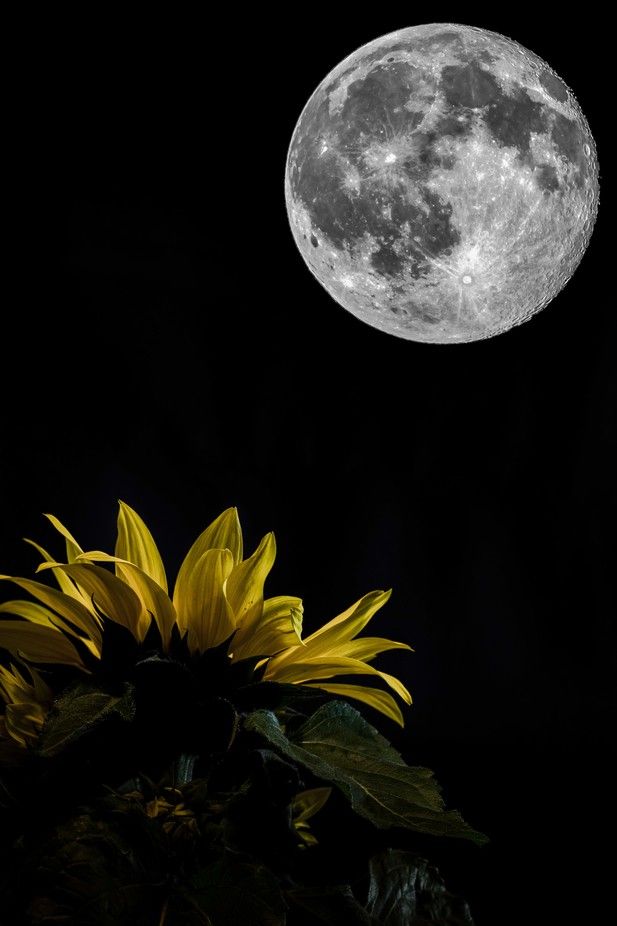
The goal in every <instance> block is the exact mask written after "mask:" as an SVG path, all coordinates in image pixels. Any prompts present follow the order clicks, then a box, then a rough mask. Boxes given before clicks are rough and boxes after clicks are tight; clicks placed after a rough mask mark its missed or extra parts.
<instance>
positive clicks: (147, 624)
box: [0, 502, 411, 746]
mask: <svg viewBox="0 0 617 926" xmlns="http://www.w3.org/2000/svg"><path fill="white" fill-rule="evenodd" d="M47 517H48V519H49V520H50V522H51V524H52V525H53V526H54V528H55V529H56V530H57V531H58V532H59V533H60V535H61V536H62V537H63V538H64V542H65V548H66V562H61V561H57V560H55V559H54V558H53V557H52V556H50V554H49V553H48V552H47V551H46V550H45V549H44V548H43V547H41V546H40V545H39V544H37V543H34V542H33V541H27V542H28V543H30V544H31V545H32V546H34V547H35V548H36V549H37V550H38V552H39V554H40V555H41V557H42V560H43V561H42V563H41V564H40V565H39V567H38V570H37V572H39V573H42V574H43V575H49V574H50V573H51V574H52V575H53V577H54V579H55V581H56V583H57V586H58V587H57V588H55V587H53V586H51V585H48V584H45V583H43V582H38V581H35V580H33V579H26V578H15V577H12V576H6V575H3V576H0V579H4V580H9V581H11V582H13V583H15V584H16V585H18V586H19V587H20V588H21V589H23V590H24V591H26V592H27V593H28V594H29V595H30V596H31V599H34V600H12V601H8V602H5V603H4V604H2V605H0V615H1V616H0V648H4V649H6V650H8V652H9V653H10V654H11V655H12V657H13V658H14V659H15V660H19V661H20V662H21V663H22V664H24V665H25V666H26V667H27V671H28V672H29V673H30V676H31V678H32V684H30V683H28V682H27V681H26V680H25V679H24V677H23V676H22V675H21V674H20V672H19V671H18V670H17V669H16V668H15V666H14V665H11V668H10V669H2V670H1V671H2V675H1V676H0V694H2V695H3V697H4V700H5V701H6V702H7V707H6V713H5V716H4V718H3V719H2V725H1V726H0V735H1V734H2V733H4V735H5V736H7V735H8V736H10V737H12V738H13V739H14V740H16V741H17V742H19V743H20V745H22V746H28V745H31V744H32V742H33V741H35V740H36V735H37V732H38V730H39V729H40V727H41V725H42V723H43V720H44V716H45V711H46V709H47V706H48V704H49V700H50V690H49V688H48V687H47V686H46V685H45V683H44V682H43V680H42V678H41V677H40V675H39V674H38V672H37V669H36V668H35V666H37V665H43V666H54V665H56V666H62V667H67V668H70V669H72V670H74V671H76V672H78V673H84V674H86V675H94V676H96V673H97V669H98V668H99V667H100V665H101V660H102V656H103V650H104V646H105V637H106V634H107V635H108V636H109V635H110V633H111V631H112V629H113V625H120V626H121V627H122V628H123V629H124V631H126V632H128V633H129V634H130V635H131V637H132V638H133V639H134V641H135V642H136V643H137V644H144V641H146V637H148V639H152V632H153V630H154V631H155V634H156V639H157V641H158V644H159V647H160V650H161V652H162V654H163V655H166V654H167V655H168V654H169V653H170V649H172V648H173V643H174V640H178V639H180V640H182V641H183V644H184V646H185V648H186V650H187V652H188V653H189V654H190V655H191V656H192V657H198V656H201V655H203V654H204V653H206V652H207V651H211V650H214V649H217V648H218V649H220V648H221V647H222V648H223V650H224V652H225V659H226V662H227V663H228V664H229V665H230V666H231V665H232V664H234V663H239V662H242V661H246V662H249V663H250V665H251V666H252V668H253V672H254V674H255V679H256V680H258V681H261V680H263V681H268V682H278V683H287V684H300V685H305V686H308V687H311V688H320V689H322V690H324V691H325V692H328V693H331V694H335V695H341V696H344V697H346V698H355V699H358V700H360V701H363V702H364V703H366V704H368V705H370V706H371V707H373V708H375V709H376V710H378V711H381V712H382V713H383V714H385V715H387V716H388V717H390V718H392V719H394V720H395V721H396V722H398V723H400V724H401V725H402V724H403V717H402V713H401V710H400V708H399V706H398V704H397V702H396V701H395V699H394V698H393V697H392V695H390V694H389V693H388V692H387V691H383V690H380V689H376V688H373V687H368V686H363V685H354V684H347V683H344V682H340V681H339V682H332V681H330V679H332V678H335V677H337V676H350V675H351V676H353V675H358V674H362V675H369V676H372V677H374V678H379V679H381V680H382V681H383V682H385V683H386V685H387V686H389V687H390V689H392V690H393V691H394V692H395V693H396V694H397V695H398V696H400V697H401V698H402V699H403V701H405V702H406V703H408V704H409V703H411V697H410V695H409V692H408V691H407V689H406V688H405V687H404V685H403V684H402V683H401V682H400V681H399V680H398V679H396V678H394V677H393V676H391V675H388V674H387V673H385V672H380V671H378V670H377V669H375V668H374V667H373V666H371V665H369V661H370V660H371V659H373V658H374V657H375V656H377V655H378V654H379V653H381V652H383V651H385V650H389V649H410V647H409V646H408V645H407V644H405V643H396V642H394V641H391V640H384V639H381V638H377V637H365V638H359V639H356V637H357V635H358V634H359V633H360V631H361V630H363V629H364V627H365V626H366V625H367V623H368V622H369V621H370V619H371V618H372V617H373V615H374V614H375V612H376V611H377V610H378V609H379V608H380V607H382V605H384V604H385V602H386V601H387V600H388V597H389V595H390V593H389V592H371V593H370V594H368V595H365V596H364V597H363V598H361V599H360V600H359V601H358V602H356V603H355V604H354V605H352V606H351V607H350V608H348V609H347V610H346V611H344V612H343V613H342V614H340V615H338V616H337V617H335V618H333V620H331V621H329V622H328V623H327V624H325V625H324V626H323V627H322V628H321V629H319V630H317V631H316V632H315V633H312V634H311V635H310V636H308V637H306V638H305V639H303V638H302V616H303V606H302V601H301V599H300V598H297V597H294V596H288V595H283V596H277V597H273V598H264V584H265V581H266V578H267V576H268V574H269V572H270V570H271V569H272V566H273V564H274V559H275V556H276V544H275V540H274V535H273V534H272V533H270V534H266V536H265V537H264V538H263V539H262V540H261V542H260V543H259V545H258V546H257V549H256V550H255V551H254V553H252V554H251V555H250V556H248V557H247V558H246V559H245V558H244V552H243V540H242V530H241V527H240V522H239V519H238V513H237V510H236V509H235V508H229V509H227V510H226V511H224V512H223V513H222V514H221V515H220V516H219V517H218V518H217V519H216V520H215V521H213V523H212V524H210V526H209V527H208V528H206V530H205V531H204V532H203V533H202V534H201V535H200V536H199V537H198V538H197V540H196V541H195V543H194V544H193V546H192V547H191V548H190V550H189V551H188V553H187V555H186V557H185V559H184V561H183V562H182V565H181V566H180V570H179V572H178V575H177V578H176V581H175V583H174V586H173V593H170V592H169V589H168V583H167V576H166V573H165V568H164V565H163V562H162V559H161V556H160V553H159V551H158V548H157V546H156V544H155V542H154V539H153V537H152V534H151V533H150V531H149V529H148V527H147V526H146V524H145V523H144V521H143V520H142V519H141V517H140V516H139V515H138V514H137V512H135V511H134V510H133V509H132V508H130V507H129V506H128V505H126V504H125V503H124V502H120V509H119V514H118V532H117V540H116V545H115V550H114V554H113V555H111V554H108V553H104V552H102V551H99V550H94V551H84V550H83V549H82V548H81V547H80V545H79V544H78V543H77V541H76V540H75V538H74V537H73V535H72V534H71V533H70V532H69V531H68V530H67V528H66V527H65V526H64V525H63V524H62V523H61V522H60V521H59V520H58V519H57V518H56V517H54V516H53V515H47ZM4 615H10V616H11V617H12V618H17V619H16V620H15V619H7V618H6V617H5V616H4ZM18 717H19V718H21V720H20V721H19V722H17V718H18Z"/></svg>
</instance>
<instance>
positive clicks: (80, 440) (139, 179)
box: [0, 4, 617, 926]
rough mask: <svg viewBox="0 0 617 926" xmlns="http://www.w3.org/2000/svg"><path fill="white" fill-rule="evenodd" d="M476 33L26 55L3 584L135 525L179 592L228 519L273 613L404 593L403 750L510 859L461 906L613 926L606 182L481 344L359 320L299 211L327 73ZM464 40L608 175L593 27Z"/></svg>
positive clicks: (57, 42)
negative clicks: (205, 537) (238, 524)
mask: <svg viewBox="0 0 617 926" xmlns="http://www.w3.org/2000/svg"><path fill="white" fill-rule="evenodd" d="M462 15H463V14H462V13H460V12H457V11H456V10H455V9H454V8H451V7H448V5H446V4H437V5H433V6H432V7H431V9H430V12H424V13H422V12H418V11H411V12H409V10H408V9H407V8H406V7H404V6H403V5H399V6H397V5H396V4H395V5H394V9H393V10H392V11H391V12H390V13H383V14H380V13H377V12H372V13H371V15H370V17H369V16H368V14H367V15H365V16H362V15H360V13H359V10H357V9H356V8H355V7H354V6H353V5H347V4H346V5H344V6H341V7H340V8H339V9H338V12H336V11H335V15H334V14H333V13H331V12H330V11H329V10H328V11H320V9H319V8H315V7H305V8H303V9H300V8H298V9H297V10H294V9H287V10H286V11H285V12H284V13H283V11H280V12H277V11H276V10H275V8H274V7H273V8H272V9H271V10H267V9H265V10H263V9H262V10H261V11H260V13H259V14H257V13H255V12H253V13H244V12H242V11H241V10H240V9H229V10H228V11H227V12H226V13H225V14H224V16H225V18H224V19H223V20H222V21H221V22H220V23H218V24H217V25H215V23H214V22H213V21H211V22H204V21H198V20H197V19H191V18H188V17H185V16H184V15H183V14H181V13H180V12H177V13H176V14H174V15H173V17H171V18H170V16H171V14H170V12H169V10H168V11H167V13H166V14H165V17H162V18H161V19H159V20H158V21H156V22H154V21H153V19H152V17H151V14H149V16H148V17H145V16H144V19H143V20H141V21H139V22H137V21H132V22H131V23H128V22H127V21H126V14H122V15H120V14H118V15H116V14H112V13H111V12H110V11H109V9H107V8H105V11H102V10H101V11H100V14H99V13H96V12H93V11H92V10H91V13H90V16H89V18H88V20H87V21H86V20H85V19H80V18H77V19H74V18H72V19H70V20H69V19H68V18H67V20H66V21H62V20H59V19H58V18H54V19H53V21H49V22H44V21H42V20H40V19H39V20H36V21H34V20H33V21H32V22H30V23H27V24H24V26H23V28H20V29H19V30H17V31H16V32H15V34H14V35H13V37H12V43H13V44H14V47H15V48H16V49H17V56H16V58H17V64H16V66H15V68H14V70H13V72H12V76H11V79H10V81H9V86H8V101H7V108H6V109H5V114H4V122H5V128H7V129H8V132H7V133H6V136H5V142H4V146H5V153H8V154H9V157H10V162H11V167H10V169H9V170H8V171H7V173H6V175H5V182H6V183H7V187H8V190H9V193H10V194H11V196H12V202H11V207H12V208H11V210H10V212H9V214H8V215H9V218H8V221H7V224H8V227H9V231H10V239H11V240H10V243H9V246H8V274H7V278H6V279H7V290H8V291H9V292H10V293H11V295H10V298H9V299H8V301H7V302H6V303H5V308H4V311H3V328H2V332H3V333H2V362H1V364H0V386H1V393H0V394H1V396H2V417H1V424H0V428H1V431H0V437H1V446H0V515H1V516H0V554H1V562H0V569H1V571H2V572H9V573H13V574H16V573H19V574H24V573H25V574H30V573H31V571H32V569H33V565H34V561H33V557H32V555H31V552H29V551H28V548H27V547H25V546H23V545H21V544H20V542H19V539H20V537H21V536H22V535H27V536H31V537H32V536H34V537H36V538H37V539H44V540H45V541H49V539H50V534H49V531H48V530H47V528H46V527H45V525H44V523H43V521H42V519H41V517H40V512H42V511H52V512H54V513H56V514H57V515H58V516H60V517H61V518H62V519H63V520H64V521H65V522H66V523H67V524H68V525H69V526H70V527H71V529H72V530H73V531H74V532H75V533H76V535H77V536H78V539H80V540H81V541H82V543H83V544H84V545H86V547H90V548H91V547H98V548H101V547H103V548H108V547H110V546H111V545H112V543H113V537H114V519H115V502H116V499H117V498H119V497H120V498H123V499H125V500H126V501H127V502H129V504H131V505H133V506H134V507H135V508H137V510H138V511H139V512H140V513H141V514H142V515H143V516H144V517H145V519H146V520H147V522H148V523H149V524H150V526H151V528H152V530H153V532H154V534H155V537H156V538H157V540H158V542H159V545H160V547H161V549H162V551H163V554H164V555H165V557H166V559H167V560H168V561H169V563H170V566H171V567H172V568H173V567H174V566H177V564H178V562H179V560H180V557H181V555H182V553H183V551H184V550H185V549H186V548H187V547H188V545H189V543H190V542H192V540H193V539H194V537H195V536H196V534H197V533H198V532H199V531H200V530H201V529H203V527H204V526H205V525H206V523H208V522H209V520H211V519H212V518H213V517H214V516H215V515H216V514H218V513H219V511H220V510H222V509H223V508H224V507H227V506H228V505H232V504H235V505H238V506H239V508H240V514H241V517H242V520H243V524H244V527H245V533H246V535H247V537H248V540H249V543H256V542H257V540H258V539H259V537H260V536H261V534H263V533H265V531H267V530H270V529H273V530H274V531H275V532H276V536H277V539H278V546H279V556H278V560H277V566H276V567H275V571H274V573H273V575H272V577H271V580H270V585H269V592H270V594H282V593H293V594H299V595H302V596H303V597H304V600H305V608H306V612H305V613H306V616H305V623H306V626H307V627H308V628H309V629H313V628H314V627H315V626H317V625H318V624H320V623H322V622H323V621H324V620H326V619H329V618H330V617H331V616H333V615H334V614H336V613H338V611H339V610H341V609H342V608H343V607H345V606H347V605H348V604H349V603H351V602H352V601H354V600H355V599H356V598H357V597H359V596H360V595H361V594H363V593H364V592H366V591H369V590H371V589H373V588H384V587H385V588H387V587H390V586H392V587H393V588H394V595H393V598H392V600H391V602H390V603H389V604H388V605H387V607H386V609H385V610H384V611H382V612H380V614H379V616H378V617H377V618H376V619H375V620H374V623H373V625H372V630H373V632H374V633H376V634H378V635H384V636H390V637H393V638H394V639H399V640H405V641H407V642H410V643H411V644H412V645H413V646H414V648H415V653H414V654H411V655H408V654H394V655H393V656H392V658H390V659H389V660H384V662H383V665H384V666H386V667H387V668H389V669H390V670H391V671H395V672H396V673H397V674H398V675H400V676H401V677H402V678H403V679H404V680H405V681H406V682H407V683H408V685H409V686H410V688H411V689H412V692H413V695H414V702H415V703H414V706H413V709H412V710H411V711H410V712H409V713H408V715H407V725H406V728H405V732H404V734H403V735H402V736H401V735H400V734H399V733H398V732H397V731H396V729H390V728H387V729H385V732H386V733H387V734H388V735H390V736H391V737H392V738H393V739H394V741H395V742H396V743H397V745H398V746H399V747H400V748H402V749H403V750H404V752H405V755H406V757H407V758H408V760H409V761H410V762H412V763H417V764H427V765H430V766H431V767H433V768H434V769H435V770H436V772H437V774H438V777H439V779H440V781H441V782H442V784H443V786H444V790H445V793H446V796H447V800H448V803H449V804H450V805H451V806H455V807H458V808H460V809H461V810H462V811H463V813H464V815H465V816H466V818H467V819H468V820H469V821H470V822H471V823H472V824H474V825H475V826H477V827H478V828H479V829H482V830H484V831H485V832H487V833H488V834H489V835H490V836H491V838H492V842H491V844H490V845H489V846H488V847H487V848H484V849H474V848H473V847H470V846H467V845H462V844H461V845H459V844H456V845H454V846H449V847H446V848H444V849H442V850H440V853H441V854H439V852H438V853H437V860H438V861H439V862H440V864H441V867H442V869H443V871H444V873H445V874H446V877H447V880H448V882H449V884H450V885H451V887H452V888H453V889H455V890H457V891H459V892H460V893H462V894H464V896H466V897H467V899H468V900H469V902H470V904H471V906H472V910H473V912H474V915H475V917H476V920H477V926H507V924H510V923H512V924H518V926H522V924H532V923H533V924H535V923H538V924H545V923H557V922H559V923H565V922H568V923H569V922H573V923H574V922H576V923H582V924H585V926H587V924H591V923H595V922H599V921H600V919H602V920H603V919H604V916H606V915H607V914H608V912H609V910H610V907H609V900H610V898H611V896H612V879H613V861H614V859H612V858H611V857H610V854H609V853H608V852H607V849H606V846H605V845H604V844H603V843H602V839H603V837H605V836H608V837H609V839H610V838H611V836H612V833H613V832H614V825H615V818H614V809H613V798H612V793H613V785H612V776H613V775H614V772H615V764H614V751H613V726H614V719H615V675H614V673H615V642H616V641H615V629H614V612H615V593H614V576H613V575H612V568H614V567H613V562H614V559H613V551H612V550H611V547H612V546H614V543H613V536H614V530H613V524H614V510H615V479H614V472H615V468H614V467H615V462H616V456H617V455H616V453H615V426H614V425H615V402H616V399H617V396H616V394H615V363H614V343H615V333H616V332H615V322H614V312H613V310H612V308H611V305H610V302H609V299H608V298H607V297H604V296H603V295H602V277H603V274H604V273H605V266H606V264H605V260H606V258H607V256H608V244H607V227H608V225H609V224H610V221H609V220H610V219H611V215H610V212H611V208H612V207H611V205H610V202H609V200H610V197H611V193H610V189H607V187H608V186H609V183H608V180H606V178H604V182H605V186H604V187H603V197H604V204H603V209H602V210H601V214H600V217H599V220H598V223H597V226H596V230H595V232H594V237H593V239H592V243H591V246H590V248H589V250H588V253H587V254H586V255H585V257H584V259H583V261H582V264H581V266H580V267H579V269H578V270H577V272H576V274H575V276H574V278H573V279H572V280H571V281H570V283H568V285H567V287H566V289H565V291H564V292H562V293H561V294H560V295H559V296H558V297H557V299H556V300H555V301H554V302H553V303H552V304H551V305H550V306H549V307H548V308H547V309H546V310H545V311H544V312H542V313H541V314H540V315H539V316H538V317H536V318H535V319H533V320H532V321H531V322H529V323H528V324H525V325H524V326H522V327H521V328H518V329H516V330H513V331H511V332H509V333H507V334H505V335H501V336H499V337H497V338H494V339H492V340H490V341H487V342H480V343H475V344H469V345H465V346H454V347H442V346H429V345H422V344H415V343H412V342H406V341H403V340H399V339H397V338H394V337H391V336H388V335H385V334H382V333H380V332H378V331H377V330H374V329H371V328H369V327H368V326H365V325H363V324H362V323H361V322H359V321H357V320H356V319H354V318H353V317H352V316H351V315H349V314H348V313H346V312H344V311H343V309H341V308H340V307H338V306H337V305H336V304H335V303H334V302H333V301H332V300H331V299H330V298H329V297H328V296H327V294H326V293H325V292H324V291H323V290H322V289H321V288H320V286H319V284H318V283H317V282H316V281H315V280H314V279H313V277H312V276H311V275H310V273H309V271H308V270H307V268H306V267H305V265H304V264H303V262H302V259H301V257H300V255H299V254H298V253H297V251H296V248H295V245H294V243H293V240H292V237H291V234H290V232H289V229H288V225H287V218H286V213H285V205H284V198H283V173H284V164H285V156H286V150H287V145H288V143H289V139H290V137H291V133H292V131H293V128H294V125H295V122H296V119H297V117H298V115H299V113H300V110H301V108H302V106H303V105H304V103H305V102H306V100H307V99H308V96H309V95H310V93H311V92H312V91H313V89H314V88H315V86H316V85H317V84H318V83H319V81H320V80H321V79H322V78H323V77H324V76H325V75H326V73H327V72H328V71H329V70H330V69H331V68H332V67H333V66H334V65H335V64H336V63H337V62H338V61H339V60H341V59H342V58H343V57H344V56H345V55H347V54H349V53H350V52H351V51H353V50H354V49H355V48H357V47H358V46H359V45H361V44H363V43H364V42H367V41H369V40H371V39H372V38H374V37H376V36H377V35H380V34H383V33H384V32H389V31H392V30H394V29H397V28H402V27H404V26H407V25H413V24H414V23H415V22H422V21H444V22H448V21H455V22H456V21H460V20H461V16H462ZM550 18H551V19H553V17H552V16H551V17H550ZM464 21H465V22H467V23H469V24H472V25H478V26H483V27H485V28H488V29H492V30H494V31H497V32H501V33H503V34H505V35H508V36H511V37H513V38H515V39H517V40H518V41H519V42H521V43H522V44H523V45H526V46H528V47H529V48H531V49H532V50H533V51H535V52H536V53H537V54H539V55H540V56H541V57H543V58H545V59H546V60H548V62H549V63H550V64H551V65H552V66H553V68H554V69H555V70H556V71H557V72H558V73H559V74H560V75H561V76H562V77H563V78H564V79H565V80H566V82H567V83H568V84H569V85H570V86H571V87H573V89H574V91H575V93H576V95H577V97H578V99H579V102H580V103H581V106H582V108H583V110H584V111H585V113H586V115H587V118H588V120H589V122H590V125H591V128H592V132H593V133H594V135H595V138H596V141H597V143H598V148H599V155H600V159H601V163H602V165H603V167H604V171H605V172H606V171H607V170H608V161H609V158H610V157H611V151H610V149H609V146H608V143H607V121H610V120H607V112H608V110H607V106H608V103H607V99H606V96H605V94H603V91H602V85H603V80H604V79H605V78H603V76H602V75H601V71H600V69H601V66H602V57H603V55H605V54H606V53H607V52H606V49H603V47H602V45H601V44H599V43H601V37H600V36H599V35H598V31H597V24H595V25H594V24H592V23H589V24H588V25H586V24H585V23H581V22H578V21H577V22H575V21H572V20H570V19H566V18H563V16H560V18H559V19H558V21H557V22H551V21H549V18H548V16H547V21H546V22H543V21H538V18H537V11H536V10H535V9H532V8H531V6H530V7H529V9H527V10H521V11H519V12H518V13H517V14H516V15H514V14H512V15H506V14H504V15H503V16H499V15H497V14H495V12H494V11H493V13H492V14H491V15H487V14H485V13H477V14H476V13H474V12H473V11H468V12H467V13H466V14H465V17H464ZM11 281H12V282H13V283H14V284H15V285H14V286H10V285H8V284H9V283H10V282H11ZM386 726H387V722H386ZM382 728H384V727H383V725H382ZM598 918H599V919H598Z"/></svg>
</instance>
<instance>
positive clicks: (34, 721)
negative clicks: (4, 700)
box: [5, 702, 47, 746]
mask: <svg viewBox="0 0 617 926" xmlns="http://www.w3.org/2000/svg"><path fill="white" fill-rule="evenodd" d="M46 714H47V711H46V710H45V709H44V708H43V707H42V706H41V705H40V704H35V703H33V702H28V703H22V704H7V706H6V715H5V716H6V729H7V733H9V735H10V736H12V737H13V739H14V740H17V742H18V743H20V744H21V745H22V746H27V745H29V744H31V743H34V742H36V740H37V738H38V735H39V732H40V729H41V727H42V726H43V723H44V721H45V716H46Z"/></svg>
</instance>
